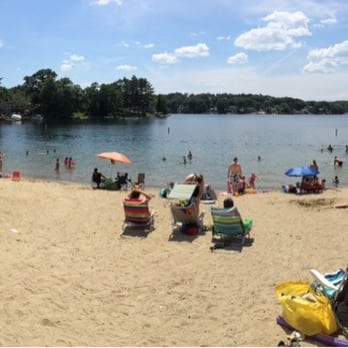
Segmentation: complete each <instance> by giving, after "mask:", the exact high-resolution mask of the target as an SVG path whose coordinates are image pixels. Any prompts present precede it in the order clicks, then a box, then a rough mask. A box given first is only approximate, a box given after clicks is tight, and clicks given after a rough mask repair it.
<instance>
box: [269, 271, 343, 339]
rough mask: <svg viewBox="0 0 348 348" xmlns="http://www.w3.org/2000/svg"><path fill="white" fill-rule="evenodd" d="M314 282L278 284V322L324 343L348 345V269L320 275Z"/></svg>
mask: <svg viewBox="0 0 348 348" xmlns="http://www.w3.org/2000/svg"><path fill="white" fill-rule="evenodd" d="M311 273H312V275H313V276H314V277H315V278H316V279H315V280H314V281H313V282H311V281H301V280H299V281H294V280H289V281H284V282H280V283H278V284H277V285H276V286H275V293H276V296H277V298H278V300H279V302H280V304H281V307H282V315H281V316H279V317H278V318H277V322H278V324H280V325H282V326H284V327H287V328H289V329H292V330H297V331H299V332H300V333H302V334H303V335H305V336H309V337H311V338H315V339H316V340H318V341H321V342H323V343H324V344H330V345H336V346H348V341H347V340H346V339H344V340H342V339H339V338H338V337H336V336H337V335H338V334H342V335H344V336H345V337H346V338H347V339H348V330H347V327H348V268H347V270H346V271H344V270H342V269H338V270H337V271H335V272H331V273H325V274H321V273H319V272H318V271H316V270H311Z"/></svg>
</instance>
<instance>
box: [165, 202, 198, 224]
mask: <svg viewBox="0 0 348 348" xmlns="http://www.w3.org/2000/svg"><path fill="white" fill-rule="evenodd" d="M194 208H195V206H194V203H192V204H190V205H188V206H179V205H176V204H175V203H171V204H170V211H171V213H172V216H173V219H174V222H175V223H177V222H181V223H183V224H189V223H194V222H197V221H198V216H197V213H196V212H197V210H196V209H194Z"/></svg>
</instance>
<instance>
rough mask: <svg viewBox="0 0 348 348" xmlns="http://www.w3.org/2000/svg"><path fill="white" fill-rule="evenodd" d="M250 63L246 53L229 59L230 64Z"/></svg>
mask: <svg viewBox="0 0 348 348" xmlns="http://www.w3.org/2000/svg"><path fill="white" fill-rule="evenodd" d="M247 62H248V55H247V54H246V53H244V52H240V53H237V54H235V55H233V56H231V57H228V59H227V63H228V64H244V63H247Z"/></svg>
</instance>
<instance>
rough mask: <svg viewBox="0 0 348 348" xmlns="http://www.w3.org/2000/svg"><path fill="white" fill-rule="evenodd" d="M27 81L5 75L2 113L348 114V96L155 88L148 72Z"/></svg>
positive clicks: (50, 75) (41, 75)
mask: <svg viewBox="0 0 348 348" xmlns="http://www.w3.org/2000/svg"><path fill="white" fill-rule="evenodd" d="M23 80H24V83H23V84H22V85H19V86H16V87H12V88H5V87H3V86H1V78H0V114H1V115H2V116H8V115H9V114H11V113H12V112H20V113H22V114H23V115H24V116H30V115H33V114H41V115H43V116H44V117H45V118H46V119H47V120H50V119H71V118H105V117H110V118H112V117H130V116H137V117H147V116H154V115H155V116H156V115H160V116H162V115H167V114H171V113H173V114H174V113H187V114H191V113H194V114H200V113H219V114H226V113H233V114H247V113H261V114H300V113H301V114H302V113H310V114H344V113H348V101H334V102H327V101H303V100H301V99H297V98H289V97H284V98H279V97H277V98H276V97H272V96H267V95H261V94H259V95H255V94H229V93H221V94H211V93H201V94H188V93H179V92H176V93H170V94H167V95H164V94H155V92H154V88H153V86H152V85H151V83H150V82H149V81H147V79H145V78H137V77H136V76H132V77H131V78H130V79H127V78H123V79H119V80H117V81H115V82H113V83H109V84H106V83H104V84H98V83H97V82H94V83H92V84H91V85H90V86H88V87H86V88H82V87H81V86H79V85H77V84H74V83H73V82H72V81H71V80H70V79H69V78H66V77H65V78H61V79H57V74H56V73H55V72H54V71H53V70H51V69H41V70H38V71H37V72H36V73H34V74H33V75H31V76H25V77H24V79H23Z"/></svg>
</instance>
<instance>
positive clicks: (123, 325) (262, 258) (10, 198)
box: [0, 178, 348, 346]
mask: <svg viewBox="0 0 348 348" xmlns="http://www.w3.org/2000/svg"><path fill="white" fill-rule="evenodd" d="M146 192H147V193H150V194H152V195H153V199H152V200H151V202H150V207H151V208H152V209H154V210H155V211H156V213H155V227H156V229H155V230H154V231H153V232H152V233H150V234H149V235H148V236H147V237H146V238H144V237H140V236H137V235H123V236H122V235H121V233H122V222H123V218H124V212H123V207H122V200H123V198H124V197H125V195H126V194H127V193H126V192H125V191H104V190H93V189H92V188H91V187H90V186H88V185H80V184H70V183H57V182H53V181H52V182H46V181H39V180H33V179H29V178H22V179H21V180H20V181H18V182H15V181H12V180H10V179H4V178H2V179H0V197H1V202H2V204H1V205H0V239H1V240H0V250H1V252H0V260H1V272H0V277H1V279H0V302H1V308H2V311H1V314H0V322H1V331H0V345H1V346H276V345H277V343H278V342H279V341H280V340H286V332H285V331H284V330H283V329H282V328H281V327H279V326H278V325H277V324H276V322H275V318H276V316H277V315H279V314H280V313H281V308H280V305H279V303H278V301H277V299H276V296H275V293H274V286H275V284H276V283H278V282H280V281H284V280H290V279H294V280H300V279H302V280H307V279H308V280H311V279H312V278H311V275H310V273H309V269H310V268H317V269H318V270H320V271H321V272H327V271H332V270H335V269H337V268H339V267H342V268H345V267H346V265H347V257H346V253H347V251H346V246H347V245H348V234H347V226H348V215H347V212H348V210H347V209H336V208H333V206H334V205H335V204H338V203H342V202H343V203H347V202H348V195H347V194H348V189H347V188H338V189H335V190H333V189H330V190H327V191H325V192H324V193H323V194H311V195H294V194H285V193H283V192H281V191H272V192H265V193H257V194H247V195H244V196H240V197H237V198H235V205H236V206H237V207H238V208H239V210H240V212H241V214H242V216H243V217H246V216H250V217H252V219H253V228H252V231H251V237H252V238H253V243H250V244H249V245H247V246H245V247H244V248H243V249H242V251H241V252H238V251H236V250H222V249H218V250H216V251H214V252H211V251H210V246H211V232H210V231H207V232H204V233H202V234H199V235H197V236H186V235H183V234H181V233H176V234H175V235H173V236H171V232H172V230H171V216H170V210H169V206H168V201H167V200H166V199H163V198H160V197H159V192H158V190H157V189H148V188H146ZM217 194H218V200H217V202H216V204H215V205H218V206H221V205H222V201H223V199H224V198H225V195H223V194H222V193H219V192H218V193H217ZM201 210H202V211H203V212H205V217H204V224H205V225H206V226H210V224H211V216H210V205H204V204H202V205H201ZM302 345H303V346H306V345H308V346H310V345H311V343H309V342H304V343H303V344H302Z"/></svg>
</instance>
